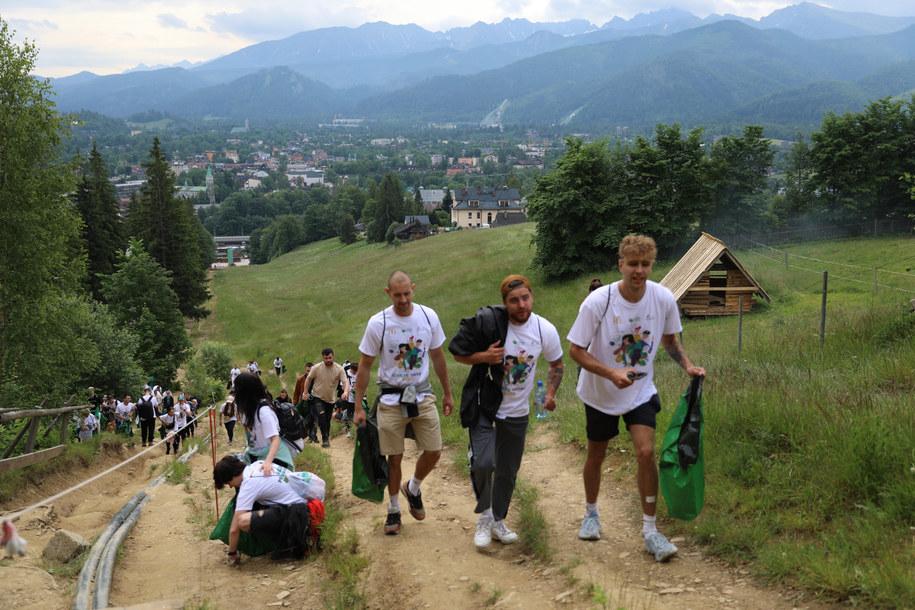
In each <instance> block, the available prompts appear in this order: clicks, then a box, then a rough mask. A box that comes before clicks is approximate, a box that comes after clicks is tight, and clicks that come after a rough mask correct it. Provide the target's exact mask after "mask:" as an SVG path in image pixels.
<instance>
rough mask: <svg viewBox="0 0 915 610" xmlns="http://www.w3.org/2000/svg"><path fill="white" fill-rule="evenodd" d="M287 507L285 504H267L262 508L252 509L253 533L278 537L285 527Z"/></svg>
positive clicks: (267, 536)
mask: <svg viewBox="0 0 915 610" xmlns="http://www.w3.org/2000/svg"><path fill="white" fill-rule="evenodd" d="M286 515H287V508H286V507H285V506H267V507H264V508H263V514H261V510H258V509H255V510H253V511H251V533H252V534H254V535H255V536H264V537H266V538H276V537H277V536H279V535H280V530H281V529H283V523H284V522H285V521H286Z"/></svg>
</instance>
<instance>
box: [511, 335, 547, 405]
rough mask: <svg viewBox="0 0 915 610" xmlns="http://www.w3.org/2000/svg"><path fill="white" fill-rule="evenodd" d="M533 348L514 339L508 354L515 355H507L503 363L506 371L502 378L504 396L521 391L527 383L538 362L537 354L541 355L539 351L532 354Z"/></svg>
mask: <svg viewBox="0 0 915 610" xmlns="http://www.w3.org/2000/svg"><path fill="white" fill-rule="evenodd" d="M531 347H533V346H529V345H525V344H523V343H522V342H520V341H518V340H517V339H513V340H512V341H511V342H510V344H509V346H508V347H507V348H506V351H507V352H515V353H514V354H512V353H507V354H505V359H504V360H503V362H502V369H503V370H504V371H505V375H504V376H503V377H502V394H503V395H505V394H513V393H514V392H516V391H519V390H520V389H521V386H523V385H524V384H525V383H526V382H527V379H528V377H529V376H530V373H531V371H532V370H533V367H534V363H535V362H536V361H537V354H539V353H540V352H539V350H537V351H536V353H531V352H532V350H531ZM537 347H539V346H537Z"/></svg>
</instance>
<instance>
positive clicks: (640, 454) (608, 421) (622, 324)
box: [568, 235, 705, 561]
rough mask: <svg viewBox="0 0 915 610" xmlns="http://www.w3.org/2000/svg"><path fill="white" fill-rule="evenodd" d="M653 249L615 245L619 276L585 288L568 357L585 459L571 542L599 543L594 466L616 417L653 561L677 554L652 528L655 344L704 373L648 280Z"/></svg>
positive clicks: (631, 238) (634, 242)
mask: <svg viewBox="0 0 915 610" xmlns="http://www.w3.org/2000/svg"><path fill="white" fill-rule="evenodd" d="M656 255H657V248H656V247H655V243H654V240H653V239H651V238H650V237H645V236H643V235H628V236H626V237H625V238H623V241H622V243H621V244H620V248H619V268H620V272H621V273H622V275H623V279H622V280H620V281H619V282H613V283H612V284H608V285H605V286H602V287H600V288H598V289H597V290H595V291H593V292H592V293H591V294H590V295H588V297H587V298H586V299H585V301H584V302H583V303H582V304H581V308H580V309H579V311H578V317H577V318H576V319H575V323H574V324H573V325H572V329H571V330H570V331H569V335H568V340H569V342H570V345H569V355H570V356H571V357H572V359H573V360H575V362H577V363H578V364H579V365H580V366H581V367H582V369H583V370H582V372H581V376H580V377H579V379H578V388H577V391H578V396H579V398H581V400H582V402H584V403H585V416H586V420H587V436H588V455H587V458H586V459H585V466H584V469H583V477H584V483H585V502H586V504H585V517H584V520H583V521H582V525H581V529H580V530H579V532H578V537H579V538H581V539H582V540H598V539H600V534H601V526H600V520H599V513H598V509H597V495H598V492H599V491H600V475H601V465H602V463H603V461H604V457H605V456H606V454H607V445H608V444H609V442H610V439H612V438H613V437H615V436H616V435H617V434H618V433H619V419H620V417H622V418H623V421H624V422H625V423H626V428H627V429H628V430H629V435H630V436H631V437H632V444H633V448H634V450H635V455H636V458H637V460H638V473H637V480H638V488H639V494H640V495H641V499H642V512H643V515H642V536H643V537H644V538H645V549H646V550H647V551H648V552H649V553H651V554H653V555H654V556H655V560H657V561H667V560H668V559H670V558H671V557H673V556H674V555H675V554H676V552H677V547H676V546H674V545H673V544H671V543H670V542H669V541H668V540H667V538H665V537H664V535H663V534H661V533H660V532H658V530H657V526H656V524H655V514H656V511H657V496H658V466H657V464H656V462H655V415H656V414H657V412H658V411H660V410H661V402H660V400H659V399H658V391H657V389H656V388H655V386H654V381H653V375H654V358H655V355H656V354H657V351H658V346H659V345H660V346H661V347H663V348H664V350H665V351H666V352H667V353H668V355H670V357H671V358H672V359H673V361H674V362H676V363H677V364H679V365H680V367H681V368H683V370H684V371H686V373H687V374H688V375H689V376H690V377H696V376H704V375H705V369H704V368H702V367H699V366H694V365H693V363H692V362H690V360H689V358H687V357H686V354H685V353H684V352H683V348H682V346H681V345H680V342H679V341H677V336H676V333H678V332H680V330H681V326H680V314H679V310H678V308H677V302H676V299H674V296H673V294H672V293H671V292H670V290H668V289H667V288H665V287H663V286H661V285H660V284H657V283H655V282H651V281H649V280H648V276H649V274H650V273H651V270H652V267H653V266H654V260H655V256H656Z"/></svg>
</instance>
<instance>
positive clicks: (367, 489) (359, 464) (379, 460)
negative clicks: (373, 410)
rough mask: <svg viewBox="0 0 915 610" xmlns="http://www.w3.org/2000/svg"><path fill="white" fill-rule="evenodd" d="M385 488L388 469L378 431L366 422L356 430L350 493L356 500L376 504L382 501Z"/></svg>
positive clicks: (369, 421) (370, 422) (372, 424)
mask: <svg viewBox="0 0 915 610" xmlns="http://www.w3.org/2000/svg"><path fill="white" fill-rule="evenodd" d="M387 486H388V468H387V462H386V461H385V459H384V456H382V455H381V447H380V445H379V444H378V429H377V428H376V427H375V425H374V423H373V422H372V421H371V420H367V421H366V422H365V424H364V425H362V426H359V428H358V429H357V430H356V446H355V447H354V448H353V484H352V489H351V491H352V492H353V495H354V496H356V497H357V498H362V499H363V500H370V501H372V502H375V503H378V502H381V501H382V500H384V490H385V489H386V488H387Z"/></svg>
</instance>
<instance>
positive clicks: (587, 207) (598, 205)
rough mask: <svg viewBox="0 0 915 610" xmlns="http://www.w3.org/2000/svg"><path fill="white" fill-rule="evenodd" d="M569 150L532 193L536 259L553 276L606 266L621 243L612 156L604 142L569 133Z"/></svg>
mask: <svg viewBox="0 0 915 610" xmlns="http://www.w3.org/2000/svg"><path fill="white" fill-rule="evenodd" d="M565 143H566V152H565V154H564V155H563V156H562V157H561V158H560V159H559V160H558V161H557V162H556V168H555V169H554V170H553V171H552V172H550V173H548V174H546V175H545V176H543V177H542V178H541V179H540V180H539V181H538V182H537V186H536V188H534V191H533V192H532V193H531V195H530V197H528V212H529V214H530V217H531V219H532V220H534V221H535V222H536V223H537V229H536V231H535V233H534V236H533V238H532V241H533V243H534V245H535V246H536V249H537V252H536V254H535V255H534V260H533V262H532V264H534V265H536V266H538V267H540V268H541V269H542V270H543V272H544V273H545V274H546V276H547V277H548V278H550V279H554V280H555V279H560V278H563V277H567V276H576V275H580V274H582V273H584V272H586V271H591V270H593V269H599V268H601V267H606V266H607V263H608V261H611V260H613V259H612V256H613V250H614V248H615V247H616V245H617V244H618V243H619V239H618V234H619V232H618V230H617V227H616V222H615V218H614V217H613V216H612V215H611V211H612V197H611V195H612V192H611V178H610V175H611V161H610V157H609V155H608V154H607V147H606V143H605V142H603V141H600V142H592V143H589V144H584V143H583V142H582V140H581V139H579V138H571V137H570V138H566V141H565Z"/></svg>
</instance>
